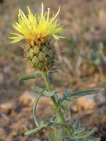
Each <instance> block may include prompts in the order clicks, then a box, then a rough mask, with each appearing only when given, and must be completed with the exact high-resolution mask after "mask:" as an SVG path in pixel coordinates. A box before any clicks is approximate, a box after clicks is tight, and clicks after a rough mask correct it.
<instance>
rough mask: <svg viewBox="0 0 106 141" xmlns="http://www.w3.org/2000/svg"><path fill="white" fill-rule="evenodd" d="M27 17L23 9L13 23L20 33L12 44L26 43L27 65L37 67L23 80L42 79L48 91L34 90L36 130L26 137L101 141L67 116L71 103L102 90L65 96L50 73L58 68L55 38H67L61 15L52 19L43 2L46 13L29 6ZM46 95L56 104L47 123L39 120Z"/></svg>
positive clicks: (78, 92)
mask: <svg viewBox="0 0 106 141" xmlns="http://www.w3.org/2000/svg"><path fill="white" fill-rule="evenodd" d="M27 10H28V12H27V14H26V15H25V14H24V12H23V11H22V10H21V9H20V10H19V13H18V22H15V23H14V24H13V28H14V29H15V30H16V32H14V33H11V34H12V35H11V37H10V38H11V42H12V43H16V42H19V41H21V40H25V41H26V45H24V46H23V49H24V58H25V61H26V63H27V64H28V65H29V66H30V67H31V68H33V70H34V71H33V72H32V73H30V74H26V75H24V76H22V77H21V80H28V79H35V78H38V77H41V78H42V79H43V80H44V82H45V86H46V88H40V87H36V88H33V91H34V92H35V93H36V96H35V101H34V104H33V118H34V123H35V127H34V129H29V130H27V131H26V132H25V135H29V136H34V135H36V134H37V133H39V132H42V131H44V132H46V131H47V132H46V133H47V138H48V140H49V141H100V139H99V138H94V137H93V134H94V133H95V131H96V130H97V129H96V128H94V129H92V130H91V131H86V130H85V128H84V127H81V125H80V123H79V122H78V121H76V122H75V123H73V122H72V121H70V118H69V119H68V118H67V117H66V116H65V115H66V113H67V112H69V111H70V110H69V106H70V103H72V102H73V101H75V100H76V99H77V98H79V97H81V96H85V95H90V94H99V93H101V92H102V90H101V89H93V90H84V91H77V92H73V93H72V92H69V91H68V90H65V91H64V96H63V97H62V96H61V95H59V93H58V91H57V90H55V89H53V88H52V87H51V84H50V81H49V73H51V72H52V71H53V69H54V68H56V69H58V67H59V66H58V65H56V63H55V62H56V59H57V53H56V50H55V48H54V45H53V44H52V42H51V39H53V38H54V39H55V40H59V39H61V38H64V37H63V36H62V33H63V26H62V25H61V24H60V23H59V22H58V20H57V16H58V14H59V12H60V8H59V10H58V11H57V13H56V14H55V15H53V16H51V13H50V8H48V10H47V12H44V5H43V3H42V11H41V12H40V13H35V14H33V13H32V12H31V10H30V8H29V7H27ZM42 96H46V97H49V98H50V99H51V101H52V102H53V105H54V109H55V113H54V114H53V117H51V119H50V121H49V122H48V123H45V121H38V119H37V116H36V109H37V104H38V101H39V99H40V98H41V97H42Z"/></svg>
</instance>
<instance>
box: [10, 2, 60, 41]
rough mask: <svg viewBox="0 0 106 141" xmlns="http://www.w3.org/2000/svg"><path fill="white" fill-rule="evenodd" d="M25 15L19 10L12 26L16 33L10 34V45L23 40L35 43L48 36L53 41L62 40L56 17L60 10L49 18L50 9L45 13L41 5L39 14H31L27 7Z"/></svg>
mask: <svg viewBox="0 0 106 141" xmlns="http://www.w3.org/2000/svg"><path fill="white" fill-rule="evenodd" d="M27 9H28V13H27V15H25V14H24V12H23V11H22V10H21V9H19V13H18V22H15V23H14V24H13V28H14V29H15V30H16V31H18V33H11V34H12V37H10V39H12V43H15V42H19V41H21V40H23V39H25V40H28V41H37V40H38V38H40V39H41V40H42V39H45V38H47V37H48V36H53V37H54V38H55V39H57V40H58V39H59V38H63V37H62V36H61V34H62V33H63V28H62V26H61V25H60V24H59V23H58V22H57V19H56V18H57V16H58V14H59V12H60V8H59V10H58V11H57V13H56V14H55V15H53V16H51V17H50V8H48V10H47V12H44V6H43V3H42V11H41V13H37V14H36V13H35V14H33V13H32V12H31V10H30V8H29V7H27Z"/></svg>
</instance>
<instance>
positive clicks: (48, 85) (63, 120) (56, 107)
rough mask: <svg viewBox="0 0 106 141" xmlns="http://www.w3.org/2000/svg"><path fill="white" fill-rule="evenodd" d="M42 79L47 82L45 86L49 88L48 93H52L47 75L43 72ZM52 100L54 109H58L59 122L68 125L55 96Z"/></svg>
mask: <svg viewBox="0 0 106 141" xmlns="http://www.w3.org/2000/svg"><path fill="white" fill-rule="evenodd" d="M42 77H43V79H44V82H45V85H46V87H47V90H48V91H52V89H51V86H50V82H49V78H48V75H47V73H45V72H42ZM51 100H52V102H53V104H54V107H55V109H56V112H57V114H58V117H59V121H61V122H62V123H65V124H66V122H65V119H64V116H63V114H62V111H61V109H60V106H59V105H58V103H57V102H56V100H55V98H54V96H51Z"/></svg>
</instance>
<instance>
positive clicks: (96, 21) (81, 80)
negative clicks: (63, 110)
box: [0, 0, 106, 141]
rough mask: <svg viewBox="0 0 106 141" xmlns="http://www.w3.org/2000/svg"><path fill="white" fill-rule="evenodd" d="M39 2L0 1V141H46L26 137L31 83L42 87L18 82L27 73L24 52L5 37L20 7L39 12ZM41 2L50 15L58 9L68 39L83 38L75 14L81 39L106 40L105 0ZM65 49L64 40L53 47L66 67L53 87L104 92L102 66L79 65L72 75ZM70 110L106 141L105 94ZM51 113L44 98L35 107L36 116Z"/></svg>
mask: <svg viewBox="0 0 106 141" xmlns="http://www.w3.org/2000/svg"><path fill="white" fill-rule="evenodd" d="M40 3H41V1H37V0H36V1H35V0H30V1H29V0H11V1H9V0H0V141H40V140H46V137H45V135H43V134H40V135H37V137H28V136H24V132H25V131H26V130H27V129H30V128H32V127H34V122H33V117H32V105H33V99H34V97H35V94H33V93H32V92H31V87H32V86H34V85H37V86H38V85H41V86H44V84H42V81H41V80H40V79H38V80H37V81H29V82H20V81H19V78H20V76H22V75H23V74H24V73H26V72H28V71H29V70H28V69H27V67H26V64H25V63H24V61H23V59H22V55H23V51H22V49H21V48H20V47H19V46H21V44H19V45H13V44H10V42H9V39H8V37H9V36H10V34H9V32H10V31H11V30H12V27H11V24H12V23H13V22H14V21H15V20H16V19H17V12H18V9H19V8H22V9H24V10H25V8H26V5H30V6H31V7H32V9H33V10H35V11H36V10H40ZM44 4H45V7H51V9H52V12H55V11H57V9H58V6H59V5H60V7H61V12H60V17H59V20H60V22H61V23H62V24H63V25H64V27H65V35H66V37H67V38H70V37H71V36H72V35H73V36H74V35H75V36H78V37H80V36H81V35H80V34H81V32H80V31H79V29H80V28H82V27H83V25H82V24H81V21H80V20H79V19H78V18H77V16H82V17H83V16H84V20H83V23H84V26H85V27H87V29H88V30H87V33H86V34H84V37H86V38H87V39H88V40H103V41H106V0H84V1H83V0H76V1H75V0H74V1H73V0H53V1H48V0H44ZM98 9H99V10H98ZM95 13H96V14H95ZM82 38H83V37H82ZM67 45H68V44H67V43H66V41H59V42H58V43H55V46H56V47H57V50H59V51H60V52H61V50H62V52H63V51H64V52H65V54H63V56H62V55H61V54H59V57H60V60H61V61H64V63H66V66H67V70H66V69H63V70H62V71H61V70H59V71H57V72H55V73H54V75H53V76H52V77H53V78H51V83H52V85H53V87H55V88H56V89H57V90H58V91H59V92H61V94H63V90H64V88H68V89H69V90H71V91H75V90H78V89H86V88H104V89H105V88H106V85H105V84H106V80H105V78H106V67H102V66H99V67H96V68H95V69H93V71H92V72H89V70H91V67H92V66H91V67H89V66H88V65H86V64H85V65H84V66H83V67H82V66H81V67H80V70H79V71H76V70H75V71H72V70H73V68H72V66H71V65H70V64H71V63H70V64H69V60H70V58H69V56H68V52H69V48H68V47H69V46H68V47H66V46H67ZM58 46H61V48H60V47H58ZM80 47H81V45H80V44H79V48H80ZM81 48H82V47H81ZM82 50H83V49H82ZM105 55H106V53H105ZM62 57H63V58H64V59H62ZM66 58H68V59H66ZM71 62H72V61H71ZM74 64H75V63H73V66H74ZM105 66H106V64H105ZM75 67H76V66H75ZM26 70H27V71H26ZM63 72H64V73H63ZM74 73H75V74H74ZM55 78H56V79H55ZM70 111H71V112H72V113H73V116H72V119H73V120H76V119H79V120H80V121H81V123H82V125H84V126H86V127H87V128H88V129H91V128H92V127H95V126H96V127H98V131H97V133H95V136H97V137H101V138H102V140H101V141H106V92H105V91H104V93H103V94H101V95H98V96H90V97H89V96H88V97H84V98H81V99H79V100H78V101H77V102H76V103H74V104H73V105H72V106H71V107H70ZM52 112H53V111H52V110H51V102H50V101H48V99H47V98H43V99H41V101H40V102H39V105H38V117H39V118H40V119H45V120H48V119H49V117H50V115H51V114H52Z"/></svg>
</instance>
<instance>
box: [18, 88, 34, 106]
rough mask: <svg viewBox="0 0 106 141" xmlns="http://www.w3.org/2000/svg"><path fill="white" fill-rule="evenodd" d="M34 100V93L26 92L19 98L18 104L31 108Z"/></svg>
mask: <svg viewBox="0 0 106 141" xmlns="http://www.w3.org/2000/svg"><path fill="white" fill-rule="evenodd" d="M34 99H35V96H34V93H31V92H28V91H26V92H24V93H23V94H22V95H21V96H20V97H19V102H20V103H23V104H25V105H28V106H32V105H33V102H34Z"/></svg>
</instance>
